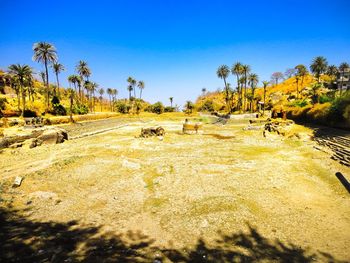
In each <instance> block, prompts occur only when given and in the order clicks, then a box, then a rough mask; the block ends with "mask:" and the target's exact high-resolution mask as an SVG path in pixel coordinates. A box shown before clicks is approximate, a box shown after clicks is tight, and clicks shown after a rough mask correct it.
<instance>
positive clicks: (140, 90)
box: [140, 89, 142, 99]
mask: <svg viewBox="0 0 350 263" xmlns="http://www.w3.org/2000/svg"><path fill="white" fill-rule="evenodd" d="M141 97H142V89H140V99H141Z"/></svg>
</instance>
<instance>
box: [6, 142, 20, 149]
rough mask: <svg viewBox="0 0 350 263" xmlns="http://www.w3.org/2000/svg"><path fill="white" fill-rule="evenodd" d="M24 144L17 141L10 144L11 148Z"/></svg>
mask: <svg viewBox="0 0 350 263" xmlns="http://www.w3.org/2000/svg"><path fill="white" fill-rule="evenodd" d="M22 145H23V143H21V142H17V143H14V144H11V145H10V146H9V148H11V149H15V148H19V147H22Z"/></svg>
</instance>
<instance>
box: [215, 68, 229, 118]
mask: <svg viewBox="0 0 350 263" xmlns="http://www.w3.org/2000/svg"><path fill="white" fill-rule="evenodd" d="M216 74H217V76H218V77H219V78H220V79H223V80H224V84H225V101H226V106H227V107H228V110H229V112H231V107H230V104H229V94H228V87H227V82H226V80H227V78H228V76H229V74H230V69H229V67H228V66H226V65H222V66H220V67H219V68H218V69H217V71H216Z"/></svg>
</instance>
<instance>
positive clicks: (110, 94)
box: [107, 88, 113, 111]
mask: <svg viewBox="0 0 350 263" xmlns="http://www.w3.org/2000/svg"><path fill="white" fill-rule="evenodd" d="M112 93H113V91H112V89H111V88H108V89H107V94H108V97H109V106H110V108H111V111H112V99H111V96H112Z"/></svg>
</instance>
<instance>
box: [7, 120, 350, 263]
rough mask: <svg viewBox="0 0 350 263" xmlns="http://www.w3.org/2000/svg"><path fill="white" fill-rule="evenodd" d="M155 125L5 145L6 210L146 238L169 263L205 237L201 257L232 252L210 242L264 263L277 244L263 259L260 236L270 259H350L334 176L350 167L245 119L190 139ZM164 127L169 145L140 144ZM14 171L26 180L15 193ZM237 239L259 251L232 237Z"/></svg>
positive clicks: (346, 221)
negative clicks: (245, 239)
mask: <svg viewBox="0 0 350 263" xmlns="http://www.w3.org/2000/svg"><path fill="white" fill-rule="evenodd" d="M146 121H147V120H146ZM149 121H150V122H149V123H147V122H146V123H144V122H139V121H137V120H134V121H133V122H130V123H129V124H128V126H124V127H121V128H120V129H116V130H113V131H109V132H106V133H103V134H98V135H95V136H90V137H86V138H82V139H76V140H71V141H67V142H65V143H63V144H59V145H49V146H48V145H44V146H41V147H37V148H34V149H16V150H13V149H7V150H6V151H4V152H3V153H2V154H1V155H0V157H1V161H0V174H1V177H0V178H1V189H2V193H1V198H2V201H1V203H0V204H1V207H2V208H3V209H4V211H7V210H8V211H11V210H14V209H15V210H17V212H16V215H18V216H21V217H22V218H25V219H26V220H29V221H31V222H56V223H60V224H66V223H67V222H70V221H72V220H76V221H77V222H78V223H77V225H78V226H79V227H82V228H83V227H87V226H96V227H99V228H98V231H97V232H98V233H96V235H107V234H108V235H112V236H113V235H120V234H125V233H138V234H139V235H141V234H142V236H144V237H147V238H148V239H149V240H152V242H150V243H152V246H153V247H154V248H155V249H153V250H152V253H153V254H152V255H151V256H150V258H152V257H154V258H156V257H159V258H161V260H164V261H171V260H172V261H177V260H176V258H177V259H178V261H181V259H180V256H179V254H177V257H174V256H172V255H171V253H170V254H167V251H168V249H178V250H177V251H178V253H179V251H180V252H181V253H182V254H184V255H185V256H184V255H182V256H183V258H182V261H196V260H194V258H193V256H189V255H188V253H190V252H189V251H190V250H191V249H193V250H195V249H194V248H195V247H196V246H197V248H198V244H199V243H200V242H205V249H204V248H203V249H202V250H201V249H199V250H198V249H196V253H197V255H200V256H201V257H203V261H205V259H206V257H210V256H211V257H212V258H213V261H212V262H215V260H214V259H215V258H216V257H218V258H219V257H223V255H221V254H220V255H219V254H215V253H218V252H217V250H215V253H214V252H213V250H210V249H208V248H210V247H211V246H215V247H216V248H217V247H219V246H220V247H222V248H225V247H226V248H225V249H223V250H222V251H228V250H229V248H227V246H228V245H236V246H237V247H239V246H240V248H238V250H239V251H240V253H242V254H244V255H248V256H249V255H250V254H252V253H253V254H254V253H255V254H254V255H250V256H251V258H259V257H262V258H263V255H260V254H258V253H272V252H269V250H271V249H272V248H270V247H269V248H264V247H261V249H260V250H262V252H261V251H260V250H259V252H257V249H259V244H260V243H261V244H265V243H264V242H260V241H261V240H265V241H266V242H270V243H271V244H273V245H271V246H274V248H275V247H276V248H277V250H276V251H277V252H276V255H274V256H272V257H267V258H265V259H266V260H267V261H279V260H278V259H279V258H278V257H279V255H280V259H283V257H285V258H288V253H287V252H286V251H289V250H288V249H290V250H293V251H295V253H299V252H298V251H299V250H300V253H301V254H302V255H301V256H305V258H306V255H310V258H308V259H310V260H311V261H312V260H316V261H328V260H329V259H330V258H335V259H336V260H344V261H350V253H349V247H350V231H349V229H350V195H349V193H348V192H347V191H346V189H345V188H344V187H343V186H342V185H341V184H340V182H339V181H338V180H337V178H336V176H335V173H336V172H342V173H343V174H344V175H345V176H348V175H350V169H349V168H346V167H345V166H341V165H339V164H337V163H336V162H334V161H332V160H330V158H329V156H328V155H327V154H326V153H324V152H322V151H319V150H316V149H315V148H314V147H313V146H314V145H315V143H314V142H312V141H300V140H296V139H284V138H282V137H279V136H268V137H267V138H263V136H262V134H261V131H243V130H242V128H243V127H244V126H243V125H242V124H241V123H229V124H227V125H225V126H222V125H213V124H206V125H204V128H203V131H201V133H200V134H193V135H183V134H182V133H181V132H180V131H181V129H182V126H181V122H180V121H178V120H177V121H175V120H172V121H165V120H159V121H155V120H153V121H152V120H149ZM155 124H158V125H161V126H163V127H164V128H165V129H166V132H167V133H166V135H165V137H164V138H163V139H159V138H156V137H155V138H147V139H145V138H135V136H137V135H138V134H139V132H140V129H141V127H145V126H150V125H155ZM16 175H20V176H24V177H25V178H24V181H23V183H22V185H21V186H20V187H19V188H12V187H11V184H12V182H13V178H14V177H15V176H16ZM347 178H349V177H347ZM255 231H256V232H257V233H259V236H260V238H257V237H256V236H254V233H255ZM140 233H141V234H140ZM233 233H245V234H247V235H250V237H251V236H253V237H254V242H255V243H256V244H255V243H254V242H251V243H252V244H250V245H249V246H246V245H245V244H243V245H242V244H241V243H238V242H236V243H235V242H233V241H232V242H231V241H229V239H227V238H226V239H225V238H223V237H224V236H226V237H227V236H229V235H232V234H233ZM9 235H10V234H9ZM129 237H130V236H129ZM261 237H263V239H261ZM259 240H260V241H259ZM25 242H26V241H25ZM25 242H24V243H25ZM220 242H221V243H220ZM230 242H231V243H230ZM259 242H260V243H259ZM83 243H84V241H82V242H81V244H80V246H77V247H75V248H74V249H72V251H70V252H71V254H74V253H77V254H79V251H83V250H84V248H83ZM219 243H220V245H218V244H219ZM27 244H29V245H30V244H31V243H30V242H29V243H27ZM261 244H260V246H261ZM242 246H243V248H242ZM251 247H252V249H251V250H250V248H251ZM186 248H187V250H186ZM291 248H293V249H291ZM133 249H134V248H133ZM242 251H243V252H242ZM187 252H188V253H187ZM59 253H60V252H58V254H59ZM81 253H83V252H81ZM154 253H156V254H154ZM225 253H226V252H225ZM237 253H238V252H237ZM249 253H250V254H249ZM278 253H280V254H278ZM283 253H287V254H283ZM290 253H291V252H290ZM293 253H294V252H293ZM65 256H67V257H69V255H68V254H67V255H65ZM293 256H295V255H294V254H293ZM299 256H300V255H299ZM191 257H192V258H191ZM225 257H226V259H227V258H229V257H228V256H227V255H226V254H225ZM290 257H291V258H292V253H291V254H290ZM305 258H301V260H300V262H301V261H304V260H303V259H305ZM51 259H52V258H51ZM83 259H84V258H83ZM221 259H222V258H221ZM231 260H232V258H231ZM332 260H333V259H332ZM229 261H230V260H229V259H227V262H229ZM248 261H249V258H248ZM282 261H283V260H282ZM292 261H293V262H296V261H294V260H292ZM305 261H307V260H305ZM205 262H206V261H205ZM222 262H226V261H225V260H222Z"/></svg>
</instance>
